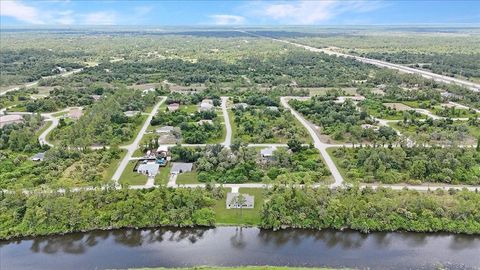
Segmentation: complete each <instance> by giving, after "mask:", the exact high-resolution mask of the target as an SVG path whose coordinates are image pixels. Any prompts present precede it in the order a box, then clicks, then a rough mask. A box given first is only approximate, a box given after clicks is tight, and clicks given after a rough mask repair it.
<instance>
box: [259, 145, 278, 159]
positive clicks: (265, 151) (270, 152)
mask: <svg viewBox="0 0 480 270" xmlns="http://www.w3.org/2000/svg"><path fill="white" fill-rule="evenodd" d="M275 150H277V149H276V148H274V147H267V148H264V149H262V150H260V154H261V155H262V157H271V156H272V155H273V152H275Z"/></svg>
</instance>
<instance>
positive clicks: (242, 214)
mask: <svg viewBox="0 0 480 270" xmlns="http://www.w3.org/2000/svg"><path fill="white" fill-rule="evenodd" d="M239 192H240V193H247V194H249V195H253V196H255V207H254V208H253V209H227V207H226V197H227V195H226V193H227V191H226V192H225V198H223V199H220V200H217V202H216V204H215V213H216V224H217V225H258V224H260V222H261V209H262V205H263V197H264V196H263V188H241V189H240V190H239Z"/></svg>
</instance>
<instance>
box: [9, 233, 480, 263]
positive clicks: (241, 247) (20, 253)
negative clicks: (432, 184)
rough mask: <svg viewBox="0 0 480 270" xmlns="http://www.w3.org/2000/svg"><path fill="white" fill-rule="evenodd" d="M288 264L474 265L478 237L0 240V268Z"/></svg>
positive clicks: (288, 235) (206, 236)
mask: <svg viewBox="0 0 480 270" xmlns="http://www.w3.org/2000/svg"><path fill="white" fill-rule="evenodd" d="M193 265H218V266H238V265H290V266H330V267H354V268H362V269H363V268H369V269H419V268H422V269H436V268H437V267H438V266H440V265H442V266H444V267H446V268H447V269H480V236H468V235H454V234H421V233H371V234H361V233H358V232H354V231H343V232H340V231H332V230H324V231H313V230H282V231H276V232H274V231H268V230H260V229H257V228H243V229H242V228H237V227H219V228H213V229H207V228H194V229H177V228H161V229H147V230H135V229H124V230H112V231H94V232H88V233H74V234H69V235H64V236H49V237H37V238H34V239H25V240H16V241H3V242H0V269H1V270H7V269H8V270H10V269H19V270H23V269H35V270H40V269H49V270H56V269H62V270H63V269H78V270H82V269H112V268H129V267H160V266H163V267H182V266H193Z"/></svg>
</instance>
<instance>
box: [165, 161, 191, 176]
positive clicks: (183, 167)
mask: <svg viewBox="0 0 480 270" xmlns="http://www.w3.org/2000/svg"><path fill="white" fill-rule="evenodd" d="M192 167H193V163H184V162H173V163H172V169H171V170H170V172H171V173H180V172H191V171H192Z"/></svg>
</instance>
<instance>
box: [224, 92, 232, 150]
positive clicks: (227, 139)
mask: <svg viewBox="0 0 480 270" xmlns="http://www.w3.org/2000/svg"><path fill="white" fill-rule="evenodd" d="M227 102H228V97H222V113H223V121H224V122H225V128H226V130H227V134H226V135H225V141H224V142H223V143H222V145H224V146H226V147H230V145H231V144H232V126H231V124H230V118H229V117H228V111H227Z"/></svg>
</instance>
